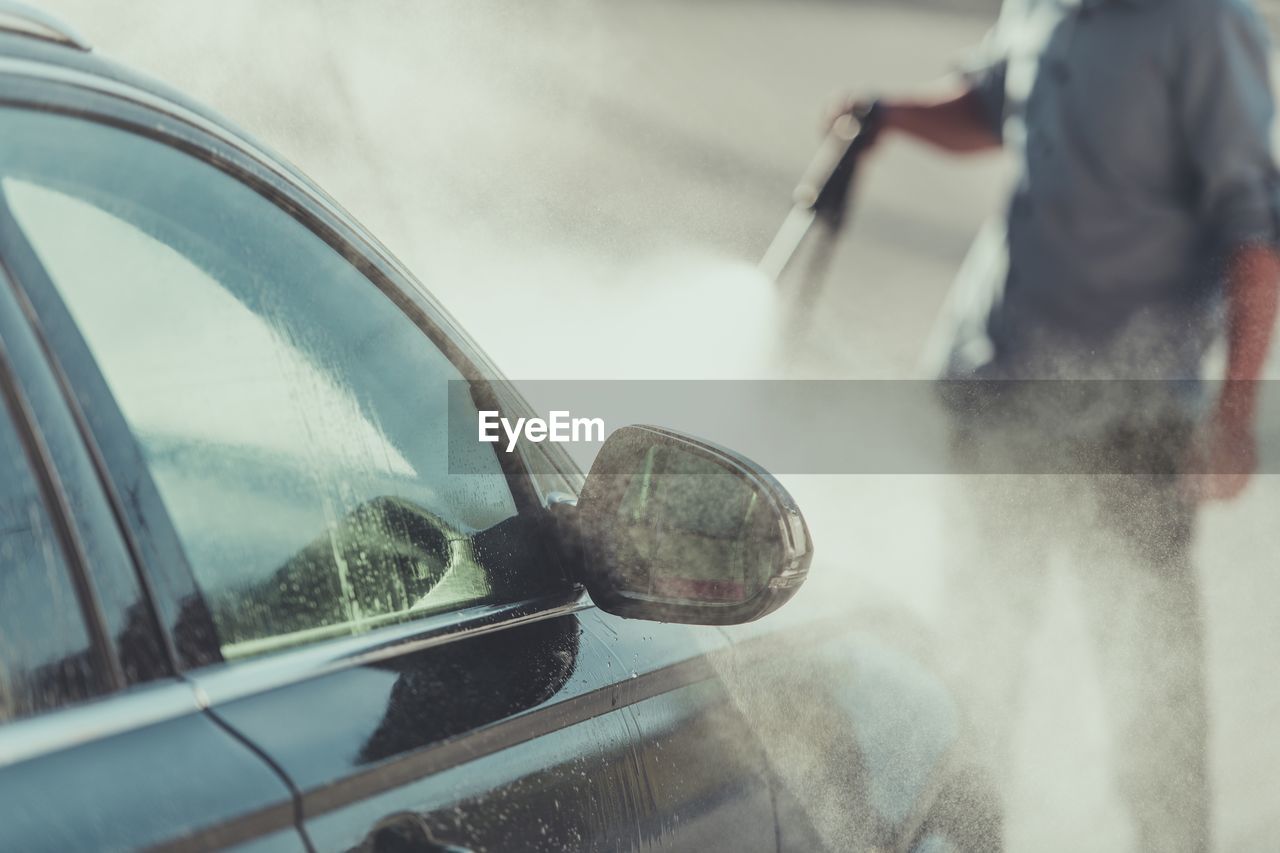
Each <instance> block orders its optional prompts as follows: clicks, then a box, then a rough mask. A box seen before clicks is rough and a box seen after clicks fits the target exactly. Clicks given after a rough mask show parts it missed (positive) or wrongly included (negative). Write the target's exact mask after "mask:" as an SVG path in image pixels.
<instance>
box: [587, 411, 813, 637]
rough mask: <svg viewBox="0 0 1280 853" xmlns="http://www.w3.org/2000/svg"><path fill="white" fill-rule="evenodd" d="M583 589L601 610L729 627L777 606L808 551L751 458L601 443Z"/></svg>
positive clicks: (614, 438) (662, 445)
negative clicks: (584, 587)
mask: <svg viewBox="0 0 1280 853" xmlns="http://www.w3.org/2000/svg"><path fill="white" fill-rule="evenodd" d="M575 514H576V516H577V518H578V533H579V537H580V543H579V544H580V553H579V556H580V560H581V567H580V580H581V581H582V582H583V584H584V585H585V586H586V588H587V591H588V592H589V593H590V594H591V598H592V600H593V601H594V602H595V603H596V605H597V606H598V607H600V609H602V610H605V611H607V612H609V613H613V614H616V615H618V616H625V617H630V618H634V619H651V620H656V621H660V622H685V623H691V624H698V625H730V624H736V623H739V622H749V621H751V620H752V619H758V618H760V617H761V616H764V615H765V614H766V613H770V612H772V611H774V610H776V609H778V608H779V607H781V606H782V605H783V604H784V603H786V601H787V600H788V599H789V598H791V596H792V595H794V594H795V592H796V590H798V589H799V588H800V584H801V583H803V582H804V579H805V575H806V574H807V573H808V570H809V562H810V560H811V559H812V557H813V543H812V541H811V540H810V538H809V529H808V527H807V526H806V525H805V522H804V516H802V515H801V514H800V510H799V508H798V507H797V506H796V504H795V501H794V500H792V498H791V495H789V494H788V493H787V490H786V489H784V488H783V487H782V485H781V484H780V483H779V482H778V481H777V480H775V479H774V478H773V476H772V475H770V474H769V473H768V472H767V471H765V470H764V469H763V468H761V467H760V466H759V465H756V464H755V463H754V462H752V461H751V460H749V459H747V458H745V457H743V456H740V455H738V454H736V453H733V452H731V451H729V450H725V449H723V448H720V447H717V446H716V445H713V444H710V443H708V442H705V441H702V440H700V439H696V438H692V437H690V436H686V435H681V434H680V433H677V432H673V431H671V430H666V429H661V428H658V427H651V426H629V427H624V428H622V429H619V430H617V431H615V432H614V433H613V434H612V435H610V436H609V438H608V440H607V441H605V443H604V445H603V446H602V447H601V449H600V453H599V455H598V456H597V457H596V460H595V463H594V464H593V465H592V466H591V472H590V473H589V474H588V475H587V480H586V483H585V485H584V487H583V490H582V497H581V499H580V500H579V501H578V507H577V511H576V513H575Z"/></svg>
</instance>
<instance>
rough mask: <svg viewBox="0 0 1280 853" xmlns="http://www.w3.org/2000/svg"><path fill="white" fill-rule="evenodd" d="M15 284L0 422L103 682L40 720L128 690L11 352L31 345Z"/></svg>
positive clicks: (4, 316) (9, 298)
mask: <svg viewBox="0 0 1280 853" xmlns="http://www.w3.org/2000/svg"><path fill="white" fill-rule="evenodd" d="M11 282H12V278H11V277H10V276H8V275H6V274H5V273H4V272H0V289H2V292H0V418H5V419H8V421H9V423H10V424H11V425H12V427H13V430H14V433H15V434H16V436H17V439H18V443H19V445H20V446H21V450H22V456H23V460H24V461H25V463H26V465H27V470H28V471H29V472H30V474H31V478H32V480H33V481H34V482H35V486H36V490H37V492H38V493H39V499H40V506H41V509H43V511H44V513H45V516H46V518H47V519H48V521H49V525H50V527H51V529H52V533H53V535H54V537H55V540H56V541H55V542H54V547H55V548H56V549H57V551H58V555H59V556H60V558H61V560H60V562H61V563H62V566H63V568H64V570H65V571H66V572H67V575H68V581H69V582H70V585H71V589H72V591H73V593H74V594H75V597H76V604H77V605H78V607H77V611H78V615H79V618H80V622H81V624H82V625H83V626H84V629H85V636H86V637H87V639H88V641H89V654H90V662H91V663H90V666H91V668H92V671H93V677H94V680H95V681H96V682H98V683H97V684H96V689H97V692H96V693H95V694H94V695H92V696H90V697H86V699H85V700H84V701H76V700H71V701H67V702H60V703H59V704H58V705H57V706H55V707H53V708H49V709H47V710H45V711H42V712H41V713H40V714H37V715H36V716H43V715H45V714H48V713H52V712H54V711H57V710H61V709H62V708H66V707H72V706H74V705H79V704H85V703H87V702H93V701H96V700H99V699H103V698H105V697H108V696H111V695H112V694H114V693H118V692H119V691H120V690H122V689H124V688H125V687H126V686H127V685H126V682H125V677H124V670H123V667H122V666H121V663H120V657H119V654H118V650H117V648H116V645H115V643H114V642H113V641H112V639H111V634H110V632H109V630H108V628H107V619H106V615H105V613H104V612H103V609H102V604H101V601H100V600H99V598H98V593H97V590H96V589H95V587H94V584H93V583H92V581H91V580H90V574H89V559H90V558H89V555H88V553H87V550H86V548H85V543H84V540H83V538H82V537H81V535H80V531H79V530H78V528H77V526H76V523H75V519H74V517H73V516H72V513H71V510H70V501H69V499H68V497H67V494H66V490H65V486H64V484H63V481H62V477H61V475H60V473H59V470H58V468H57V466H56V465H55V464H54V461H53V456H52V453H51V452H50V450H49V447H48V445H47V443H46V442H45V438H44V436H43V435H42V433H41V430H40V426H39V424H38V422H37V420H36V415H35V413H34V412H33V410H32V406H31V403H30V400H29V398H28V396H27V394H26V393H25V391H24V387H23V385H24V383H23V380H24V379H25V378H27V377H26V376H25V375H20V374H19V372H18V369H17V365H16V364H15V361H14V359H13V358H12V356H11V353H10V348H11V346H13V345H14V344H15V343H16V344H17V345H18V346H22V345H24V344H28V343H30V341H29V340H28V339H25V336H24V335H23V330H22V329H21V328H20V324H21V321H22V317H21V313H22V312H21V308H20V307H19V305H18V304H17V301H16V300H15V299H14V294H13V292H12V290H11V289H10V287H11ZM22 719H25V718H21V717H20V718H18V719H15V720H7V721H5V720H0V730H2V729H3V728H5V727H6V726H7V725H8V724H9V723H12V722H21V720H22Z"/></svg>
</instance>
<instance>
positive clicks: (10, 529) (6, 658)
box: [0, 403, 101, 722]
mask: <svg viewBox="0 0 1280 853" xmlns="http://www.w3.org/2000/svg"><path fill="white" fill-rule="evenodd" d="M91 655H92V652H91V644H90V641H89V634H88V631H87V630H86V629H85V625H84V622H83V621H82V619H81V609H80V602H79V599H78V598H77V596H76V593H75V589H74V588H73V587H72V585H71V577H70V575H69V574H68V572H67V566H66V564H65V563H64V562H63V556H62V553H61V551H60V549H59V546H58V542H57V539H56V537H55V536H54V533H53V530H52V529H51V527H50V524H49V517H48V514H47V513H46V511H45V507H44V505H43V503H42V502H41V499H40V494H39V491H38V489H37V486H36V482H35V478H34V477H33V476H32V474H31V469H30V467H29V465H28V462H27V458H26V455H25V454H24V452H23V450H22V446H21V444H20V443H19V441H18V436H17V434H16V433H15V431H14V427H13V422H12V421H11V420H10V419H9V416H8V412H7V411H6V410H5V408H4V405H3V403H0V722H5V721H7V720H12V719H15V718H17V717H25V716H28V715H30V714H35V713H38V712H40V711H46V710H49V709H51V708H56V707H58V706H60V705H64V704H66V703H68V702H73V701H76V700H78V699H85V698H88V697H90V696H93V695H96V694H98V693H100V692H101V687H100V685H99V683H98V679H97V678H96V677H95V673H94V669H93V666H92V656H91Z"/></svg>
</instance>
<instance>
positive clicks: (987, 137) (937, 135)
mask: <svg viewBox="0 0 1280 853" xmlns="http://www.w3.org/2000/svg"><path fill="white" fill-rule="evenodd" d="M881 109H882V110H883V113H882V115H883V117H884V125H883V128H884V129H885V130H898V131H901V132H903V133H905V134H906V135H907V136H911V137H914V138H916V139H918V140H920V141H921V142H926V143H928V144H930V145H933V146H935V147H937V148H941V149H943V150H944V151H950V152H953V153H957V154H962V153H969V152H975V151H990V150H991V149H993V148H999V147H1000V137H999V136H997V135H996V134H995V133H994V132H993V131H992V129H991V125H990V123H989V121H988V119H987V115H986V112H985V110H984V109H983V106H982V103H981V101H980V99H979V98H978V95H977V94H976V93H975V92H974V91H973V90H972V89H969V90H965V91H963V92H961V93H959V94H955V93H952V94H950V95H946V96H943V97H939V98H927V99H902V100H896V99H895V100H889V101H882V102H881Z"/></svg>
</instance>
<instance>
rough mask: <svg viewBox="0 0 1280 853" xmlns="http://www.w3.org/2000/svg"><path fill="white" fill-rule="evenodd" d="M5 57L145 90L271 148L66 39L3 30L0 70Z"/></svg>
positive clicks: (175, 93)
mask: <svg viewBox="0 0 1280 853" xmlns="http://www.w3.org/2000/svg"><path fill="white" fill-rule="evenodd" d="M0 11H3V6H0ZM6 60H15V61H19V62H22V63H24V64H25V63H32V62H34V63H39V64H41V65H47V66H49V67H50V69H65V70H70V71H75V72H78V73H81V74H90V75H93V76H95V77H99V78H102V79H104V80H110V81H112V82H116V83H122V84H124V85H126V86H129V87H131V88H133V89H136V90H139V91H142V92H145V93H146V94H148V95H150V96H151V97H153V98H156V99H159V100H161V101H167V102H168V103H170V104H172V105H174V106H176V107H179V108H181V109H182V110H185V111H188V112H192V113H195V114H197V115H199V116H200V117H201V118H203V119H205V120H206V121H209V122H212V123H214V124H217V125H219V126H220V127H222V128H224V129H226V130H228V131H231V132H232V133H234V134H235V135H236V136H238V137H240V138H242V139H244V140H245V141H246V142H249V143H251V144H252V145H253V146H254V147H257V148H259V149H263V150H269V149H266V147H265V146H263V145H262V144H261V143H260V142H259V141H258V140H256V139H253V138H252V137H251V136H250V135H249V134H247V133H245V132H244V130H242V129H241V128H239V127H237V126H236V125H234V124H233V123H232V122H231V121H229V120H228V119H227V118H225V117H224V116H221V115H219V114H218V113H217V112H215V111H214V110H211V109H209V108H208V107H207V106H205V105H203V104H201V103H200V102H198V101H195V100H193V99H192V98H189V97H187V96H186V95H184V94H182V93H181V92H180V91H178V90H177V89H174V88H173V87H171V86H168V85H166V84H164V83H161V82H159V81H158V80H154V79H152V78H150V77H148V76H146V75H145V74H140V73H138V72H137V71H134V70H132V69H130V68H127V67H125V66H123V65H121V64H119V63H117V62H113V61H111V60H110V59H107V58H105V57H103V56H102V55H100V54H99V53H97V52H95V51H92V50H85V49H81V48H79V47H75V46H73V45H71V44H67V43H63V42H57V41H51V40H49V39H46V38H41V37H39V36H36V35H32V34H28V33H25V32H22V33H15V32H11V31H8V30H3V29H0V73H3V72H4V71H5V61H6Z"/></svg>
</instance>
